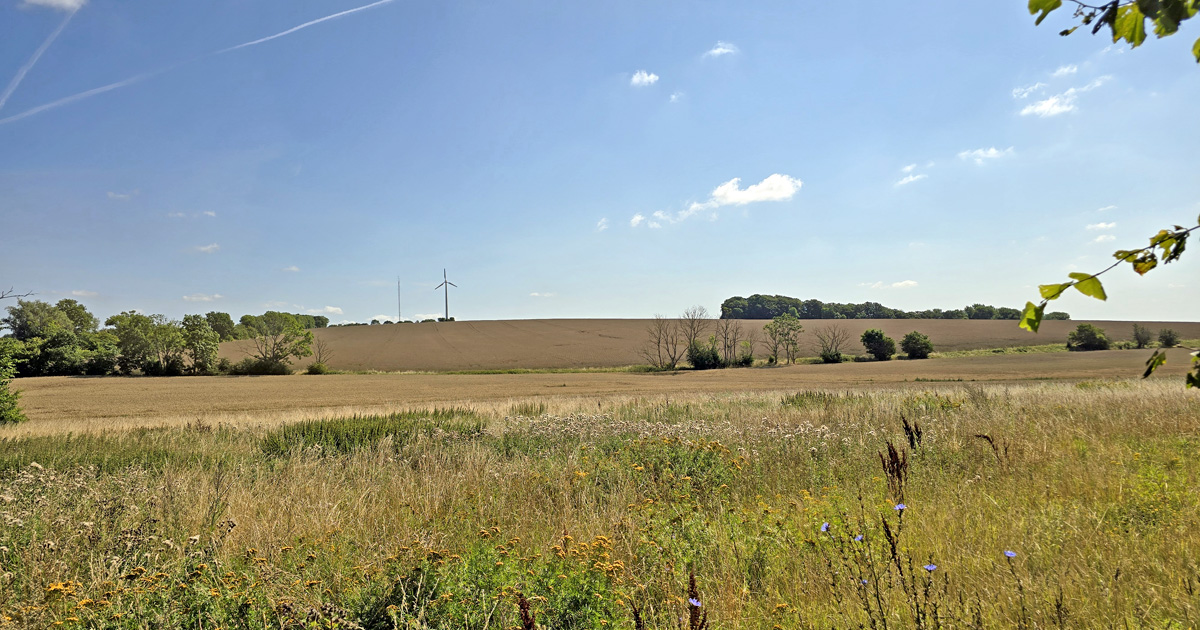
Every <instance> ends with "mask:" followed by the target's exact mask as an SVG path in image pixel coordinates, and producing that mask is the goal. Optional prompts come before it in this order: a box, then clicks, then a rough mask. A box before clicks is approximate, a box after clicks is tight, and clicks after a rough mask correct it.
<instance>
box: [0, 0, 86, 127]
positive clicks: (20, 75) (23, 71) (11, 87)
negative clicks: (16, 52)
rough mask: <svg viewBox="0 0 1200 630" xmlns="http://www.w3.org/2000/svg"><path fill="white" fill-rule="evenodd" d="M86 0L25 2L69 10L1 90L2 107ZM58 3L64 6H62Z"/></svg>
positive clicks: (0, 104)
mask: <svg viewBox="0 0 1200 630" xmlns="http://www.w3.org/2000/svg"><path fill="white" fill-rule="evenodd" d="M84 1H85V0H76V1H75V2H65V1H62V0H60V1H59V2H57V3H52V4H51V3H47V2H46V0H42V1H41V2H36V1H35V2H28V1H27V2H25V4H26V5H41V6H51V7H53V8H65V10H66V11H67V17H65V18H63V21H62V22H60V23H59V24H58V28H56V29H54V31H53V32H51V33H50V36H49V37H47V38H46V40H45V41H43V42H42V45H41V46H38V48H37V50H35V51H34V52H33V56H32V57H30V58H29V61H26V62H25V65H23V66H21V68H20V69H19V70H17V74H16V76H14V77H13V78H12V80H11V81H9V82H8V87H6V88H4V91H3V92H0V109H4V104H5V103H7V102H8V97H10V96H12V94H13V92H16V91H17V86H19V85H21V81H23V80H24V79H25V75H27V74H29V71H30V70H32V69H33V66H34V65H35V64H37V62H38V59H41V58H42V54H43V53H45V52H46V49H48V48H50V44H53V43H54V40H56V39H58V36H59V34H60V33H62V32H63V29H64V28H66V27H67V24H68V23H69V22H70V21H71V18H73V17H75V12H76V11H78V10H79V7H81V6H83V2H84ZM69 4H74V5H75V6H73V7H69V8H67V7H65V5H69ZM58 5H64V6H62V7H60V6H58Z"/></svg>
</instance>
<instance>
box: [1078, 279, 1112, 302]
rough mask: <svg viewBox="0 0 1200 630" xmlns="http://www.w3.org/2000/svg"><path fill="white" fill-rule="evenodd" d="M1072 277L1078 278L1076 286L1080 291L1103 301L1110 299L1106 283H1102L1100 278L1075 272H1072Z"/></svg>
mask: <svg viewBox="0 0 1200 630" xmlns="http://www.w3.org/2000/svg"><path fill="white" fill-rule="evenodd" d="M1070 275H1071V277H1072V278H1074V279H1076V280H1078V282H1076V283H1075V288H1076V289H1079V292H1080V293H1082V294H1084V295H1086V296H1088V297H1094V298H1096V299H1097V300H1100V301H1101V302H1103V301H1105V300H1107V299H1108V294H1107V293H1105V292H1104V285H1102V284H1100V279H1099V278H1097V277H1095V276H1092V275H1090V274H1086V273H1079V272H1074V273H1072V274H1070Z"/></svg>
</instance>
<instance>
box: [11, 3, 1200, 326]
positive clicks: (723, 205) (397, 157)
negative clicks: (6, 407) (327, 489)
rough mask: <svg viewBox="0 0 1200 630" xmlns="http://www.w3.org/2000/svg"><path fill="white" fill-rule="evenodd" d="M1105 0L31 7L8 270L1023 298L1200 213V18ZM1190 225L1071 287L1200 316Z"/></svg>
mask: <svg viewBox="0 0 1200 630" xmlns="http://www.w3.org/2000/svg"><path fill="white" fill-rule="evenodd" d="M1195 21H1200V20H1195ZM1070 22H1071V21H1070V11H1069V10H1067V9H1063V10H1061V11H1059V12H1058V13H1056V14H1054V15H1053V16H1052V17H1050V18H1048V19H1047V20H1046V22H1044V23H1043V24H1042V25H1041V26H1034V24H1033V18H1032V17H1031V16H1030V15H1029V14H1028V11H1027V10H1026V9H1025V3H1024V2H1020V1H1014V2H993V3H966V2H960V1H957V0H940V1H930V2H918V3H797V2H774V1H764V2H755V3H735V2H712V1H705V0H700V1H697V0H689V1H687V2H682V1H680V2H674V1H664V2H654V3H645V2H625V1H620V0H618V1H611V2H570V3H563V2H537V1H513V2H482V1H466V2H459V1H446V2H435V3H429V2H424V3H423V2H414V1H412V0H382V1H379V2H373V3H372V2H370V1H364V0H256V1H255V2H244V1H243V0H212V1H210V2H204V3H190V2H161V1H158V0H122V1H120V2H117V1H115V0H0V89H3V91H2V92H0V226H2V228H0V234H2V236H0V242H2V246H0V285H3V287H0V288H4V289H7V288H9V287H13V288H14V289H16V290H17V291H18V292H25V291H33V292H35V293H36V298H37V299H43V300H47V301H51V302H53V301H57V300H58V299H62V298H66V297H70V298H74V299H77V300H79V301H81V302H83V303H84V304H85V305H87V306H88V307H89V308H90V309H91V310H92V311H93V312H94V313H96V314H98V315H100V316H101V318H104V317H106V316H108V315H111V314H114V313H117V312H120V311H124V310H131V309H136V310H139V311H142V312H146V313H164V314H166V315H168V316H171V317H175V318H179V317H182V315H183V314H185V313H203V312H207V311H211V310H217V311H224V312H229V313H231V314H233V316H234V318H237V317H238V316H240V315H241V314H243V313H261V312H263V311H264V310H267V309H274V310H284V311H290V312H306V313H312V314H324V315H327V316H328V317H330V319H331V320H332V321H333V322H340V321H369V320H370V319H372V318H380V319H382V318H385V317H386V318H391V319H395V318H396V317H397V311H398V308H399V311H400V313H401V314H402V315H403V317H404V318H405V319H412V318H425V317H436V316H438V315H440V314H442V311H443V308H444V307H443V299H444V295H443V293H442V292H441V291H440V290H436V289H435V287H436V286H437V285H438V284H439V283H441V281H442V272H443V269H445V270H446V273H447V274H448V277H449V279H450V281H451V282H453V283H454V284H455V285H457V287H456V288H455V287H452V288H451V289H450V291H451V292H450V296H449V299H450V315H451V316H454V317H456V318H458V319H528V318H601V317H604V318H607V317H616V318H641V317H650V316H652V315H654V314H664V315H675V314H678V313H679V312H681V311H682V310H683V309H685V308H687V307H689V306H692V305H702V306H705V307H706V308H707V309H708V310H709V311H710V312H712V313H718V312H719V307H720V304H721V302H722V301H723V300H724V299H726V298H728V297H731V296H734V295H742V296H747V295H750V294H753V293H766V294H781V295H789V296H794V297H799V298H802V299H810V298H816V299H820V300H822V301H827V302H829V301H833V302H864V301H874V302H880V303H882V304H884V305H887V306H890V307H894V308H903V309H910V310H916V309H926V308H943V309H949V308H961V307H962V306H964V305H967V304H973V303H977V302H982V303H987V304H993V305H997V306H1013V307H1021V306H1023V305H1024V303H1025V302H1026V301H1027V300H1036V298H1037V288H1036V287H1037V285H1038V284H1044V283H1051V282H1062V281H1064V280H1066V276H1067V274H1068V273H1070V272H1072V271H1087V272H1094V271H1098V270H1100V269H1102V268H1104V267H1107V266H1108V265H1109V264H1110V263H1111V261H1112V258H1111V255H1112V252H1113V251H1115V250H1116V249H1120V248H1130V249H1131V248H1137V247H1142V246H1144V245H1145V244H1146V242H1147V237H1148V236H1150V235H1151V234H1153V233H1155V232H1157V231H1158V230H1159V229H1162V228H1168V227H1170V226H1172V225H1175V224H1183V225H1185V226H1191V225H1195V221H1196V220H1197V216H1198V215H1200V176H1197V174H1196V173H1197V164H1198V163H1197V159H1198V158H1197V154H1196V147H1198V146H1200V119H1197V118H1196V116H1195V108H1194V103H1196V102H1200V67H1198V66H1197V64H1196V63H1195V60H1194V58H1193V57H1192V56H1191V53H1190V48H1191V45H1192V43H1193V42H1194V40H1195V39H1196V37H1197V36H1200V32H1198V31H1197V25H1195V24H1190V23H1187V24H1185V25H1184V26H1183V28H1182V29H1181V31H1180V32H1179V33H1178V34H1177V35H1175V36H1173V37H1169V38H1165V39H1162V40H1156V39H1153V38H1151V39H1149V40H1147V42H1146V43H1145V44H1144V45H1143V46H1142V47H1140V48H1137V49H1133V50H1130V49H1129V48H1128V46H1127V45H1114V44H1112V42H1111V39H1110V38H1108V37H1106V36H1105V35H1103V34H1102V35H1100V36H1090V35H1088V34H1087V33H1086V32H1085V31H1086V30H1087V29H1080V31H1079V32H1077V33H1076V34H1074V35H1072V36H1070V37H1060V36H1059V35H1058V31H1060V30H1062V29H1063V28H1066V27H1067V26H1069V25H1070ZM1191 254H1192V252H1188V253H1187V254H1185V255H1184V257H1183V258H1182V259H1181V260H1180V261H1179V262H1177V263H1175V264H1172V265H1169V266H1164V267H1161V268H1160V269H1158V270H1155V271H1153V272H1151V273H1150V274H1148V275H1147V276H1145V277H1138V276H1137V275H1136V274H1134V273H1133V272H1132V271H1131V270H1129V269H1127V268H1118V269H1115V270H1113V271H1112V272H1110V273H1109V274H1108V275H1106V276H1104V280H1105V284H1106V287H1107V288H1108V294H1109V299H1108V301H1107V302H1099V301H1097V300H1093V299H1091V298H1087V297H1084V296H1082V295H1078V294H1075V295H1069V296H1067V297H1064V298H1063V299H1061V300H1059V301H1058V302H1055V303H1054V304H1053V306H1052V307H1051V308H1052V310H1066V311H1068V312H1070V313H1071V314H1072V316H1073V317H1075V318H1077V319H1083V318H1092V319H1141V320H1164V321H1171V320H1189V321H1190V320H1195V319H1196V317H1197V315H1196V314H1197V312H1200V291H1197V287H1198V286H1200V282H1198V280H1200V259H1198V260H1193V258H1200V253H1196V254H1195V256H1193V255H1191ZM397 282H398V283H399V304H398V302H397Z"/></svg>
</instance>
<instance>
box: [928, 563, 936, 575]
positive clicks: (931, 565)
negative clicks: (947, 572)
mask: <svg viewBox="0 0 1200 630" xmlns="http://www.w3.org/2000/svg"><path fill="white" fill-rule="evenodd" d="M934 569H937V565H936V564H927V565H925V570H926V571H929V572H930V573H932V572H933V570H934Z"/></svg>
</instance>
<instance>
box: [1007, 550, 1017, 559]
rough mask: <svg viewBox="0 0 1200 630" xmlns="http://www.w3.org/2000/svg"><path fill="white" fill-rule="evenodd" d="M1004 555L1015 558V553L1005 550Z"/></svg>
mask: <svg viewBox="0 0 1200 630" xmlns="http://www.w3.org/2000/svg"><path fill="white" fill-rule="evenodd" d="M1004 555H1005V556H1006V557H1009V558H1016V557H1017V552H1015V551H1008V550H1005V552H1004Z"/></svg>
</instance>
